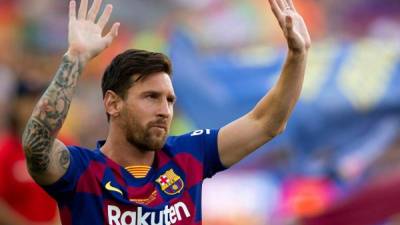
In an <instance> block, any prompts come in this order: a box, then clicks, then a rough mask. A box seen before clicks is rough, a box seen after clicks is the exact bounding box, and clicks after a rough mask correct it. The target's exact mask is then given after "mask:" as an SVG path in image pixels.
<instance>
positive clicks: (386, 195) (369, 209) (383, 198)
mask: <svg viewBox="0 0 400 225" xmlns="http://www.w3.org/2000/svg"><path fill="white" fill-rule="evenodd" d="M399 213H400V171H393V173H392V174H390V175H384V176H382V177H381V178H380V179H376V180H373V181H370V182H368V183H367V184H366V185H365V186H364V187H362V188H360V189H359V190H357V191H356V192H354V193H353V194H352V195H351V196H349V197H347V198H345V199H343V200H341V201H339V202H337V203H336V204H334V205H332V207H330V208H328V209H327V210H326V211H325V212H323V213H322V214H320V215H317V216H314V217H309V218H305V219H303V220H302V221H301V224H302V225H374V224H380V223H382V222H385V221H386V220H388V219H390V218H391V217H392V216H394V215H397V214H399Z"/></svg>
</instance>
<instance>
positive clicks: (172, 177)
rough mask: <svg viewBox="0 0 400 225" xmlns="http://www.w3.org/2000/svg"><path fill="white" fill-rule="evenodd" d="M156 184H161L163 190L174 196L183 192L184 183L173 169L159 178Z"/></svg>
mask: <svg viewBox="0 0 400 225" xmlns="http://www.w3.org/2000/svg"><path fill="white" fill-rule="evenodd" d="M156 182H157V183H158V184H160V187H161V190H162V191H163V192H164V193H166V194H168V195H174V194H177V193H179V192H181V191H182V189H183V186H184V183H183V180H182V179H181V177H179V176H178V175H177V174H176V173H175V172H174V170H173V169H170V170H168V171H167V172H165V173H164V174H162V175H161V176H160V177H159V178H157V180H156Z"/></svg>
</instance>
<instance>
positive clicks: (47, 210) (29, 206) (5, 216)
mask: <svg viewBox="0 0 400 225" xmlns="http://www.w3.org/2000/svg"><path fill="white" fill-rule="evenodd" d="M41 91H42V89H41V88H39V87H35V86H27V85H26V84H22V83H19V84H18V88H17V94H16V96H15V98H14V99H13V101H11V104H8V106H9V107H11V112H10V119H9V129H8V131H7V132H6V133H5V134H4V135H3V136H2V137H1V138H0V184H1V185H0V224H7V225H32V224H42V225H51V224H56V223H58V222H57V221H58V216H57V211H56V208H57V207H56V203H55V202H54V201H53V200H52V199H51V198H50V197H49V196H48V195H47V194H46V193H45V192H44V191H43V190H42V189H41V188H40V187H39V186H37V184H36V183H35V182H34V181H33V180H32V178H31V177H30V175H29V173H28V170H27V168H26V161H25V157H24V153H23V150H22V145H21V142H20V136H21V134H22V130H21V129H22V128H23V126H24V124H25V123H26V122H27V121H26V120H27V119H28V118H29V115H30V114H31V111H32V109H33V106H34V105H33V104H34V103H35V102H36V101H37V98H38V97H39V95H40V94H41Z"/></svg>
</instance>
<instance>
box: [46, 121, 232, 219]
mask: <svg viewBox="0 0 400 225" xmlns="http://www.w3.org/2000/svg"><path fill="white" fill-rule="evenodd" d="M217 136H218V130H210V129H206V130H198V131H194V132H192V133H188V134H185V135H182V136H173V137H168V138H167V141H166V144H165V145H164V147H163V148H162V149H161V150H159V151H157V152H156V154H155V160H154V162H153V165H152V167H151V169H150V171H149V172H148V174H147V175H146V176H145V177H144V178H135V177H134V176H132V174H131V173H129V172H128V171H127V170H126V169H125V168H123V167H122V166H120V165H119V164H117V163H116V162H114V161H113V160H111V159H110V158H108V157H107V156H105V155H104V154H103V153H102V152H101V151H100V147H101V146H102V145H103V144H104V141H100V142H98V145H97V148H96V149H94V150H89V149H86V148H82V147H76V146H69V147H68V149H69V151H70V165H69V168H68V170H67V172H66V173H65V174H64V176H63V177H61V178H60V179H59V180H58V181H57V182H56V183H54V184H52V185H49V186H43V188H44V189H45V190H46V191H47V192H48V193H49V194H50V195H51V196H52V197H53V198H55V199H56V200H57V202H58V206H59V209H60V216H61V221H62V224H63V225H78V224H79V225H90V224H93V225H97V224H106V225H170V224H179V225H189V224H196V225H200V224H201V221H202V216H201V189H202V188H201V187H202V182H203V180H204V179H205V178H207V177H211V176H213V175H214V174H215V173H217V172H219V171H221V170H223V169H225V168H224V167H223V165H222V163H221V161H220V158H219V155H218V147H217Z"/></svg>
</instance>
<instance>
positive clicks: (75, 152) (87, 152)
mask: <svg viewBox="0 0 400 225" xmlns="http://www.w3.org/2000/svg"><path fill="white" fill-rule="evenodd" d="M67 149H68V151H69V153H70V156H71V159H72V160H79V161H81V162H88V161H91V160H100V159H101V158H102V157H101V154H100V153H99V152H98V150H97V149H89V148H86V147H82V146H75V145H69V146H67Z"/></svg>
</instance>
